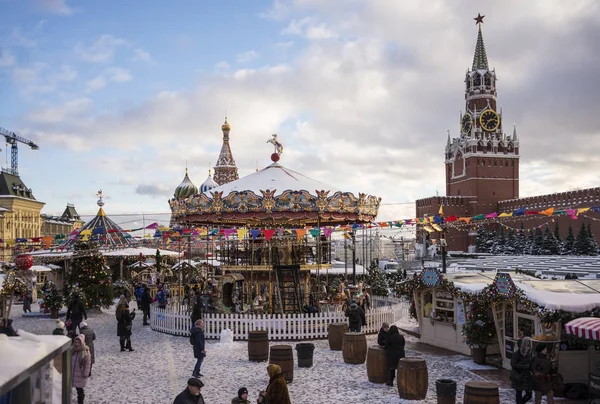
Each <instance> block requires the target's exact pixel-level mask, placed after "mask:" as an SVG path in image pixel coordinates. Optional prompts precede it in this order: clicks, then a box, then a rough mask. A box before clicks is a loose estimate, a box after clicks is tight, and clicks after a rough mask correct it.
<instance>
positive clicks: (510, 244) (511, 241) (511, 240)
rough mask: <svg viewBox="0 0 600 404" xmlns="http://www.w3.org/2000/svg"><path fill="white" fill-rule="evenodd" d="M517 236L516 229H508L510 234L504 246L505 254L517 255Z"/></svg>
mask: <svg viewBox="0 0 600 404" xmlns="http://www.w3.org/2000/svg"><path fill="white" fill-rule="evenodd" d="M516 241H517V239H516V237H515V231H514V230H513V229H510V230H509V231H508V236H507V238H506V246H505V248H504V254H506V255H515V251H516V248H515V244H516Z"/></svg>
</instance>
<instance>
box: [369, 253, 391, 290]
mask: <svg viewBox="0 0 600 404" xmlns="http://www.w3.org/2000/svg"><path fill="white" fill-rule="evenodd" d="M367 283H368V284H369V285H371V290H372V294H373V296H387V295H388V282H387V279H386V277H385V274H384V273H383V272H381V271H380V270H379V266H378V265H377V262H375V261H373V262H371V265H369V275H368V276H367Z"/></svg>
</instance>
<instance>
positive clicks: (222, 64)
mask: <svg viewBox="0 0 600 404" xmlns="http://www.w3.org/2000/svg"><path fill="white" fill-rule="evenodd" d="M229 68H230V66H229V63H227V61H225V60H221V61H220V62H219V63H217V64H216V65H215V69H217V70H221V71H227V70H229Z"/></svg>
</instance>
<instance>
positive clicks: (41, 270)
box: [29, 265, 52, 272]
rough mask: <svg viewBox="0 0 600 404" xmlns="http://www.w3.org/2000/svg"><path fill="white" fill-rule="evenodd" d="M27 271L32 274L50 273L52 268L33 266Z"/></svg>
mask: <svg viewBox="0 0 600 404" xmlns="http://www.w3.org/2000/svg"><path fill="white" fill-rule="evenodd" d="M29 270H30V271H34V272H50V271H52V268H50V267H47V266H45V265H33V266H32V267H31V268H29Z"/></svg>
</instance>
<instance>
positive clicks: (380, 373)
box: [367, 345, 390, 383]
mask: <svg viewBox="0 0 600 404" xmlns="http://www.w3.org/2000/svg"><path fill="white" fill-rule="evenodd" d="M389 375H390V368H388V364H387V357H386V356H385V349H384V348H383V347H382V346H379V345H372V346H370V347H369V353H368V354H367V377H368V378H369V381H370V382H371V383H387V381H388V377H389Z"/></svg>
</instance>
